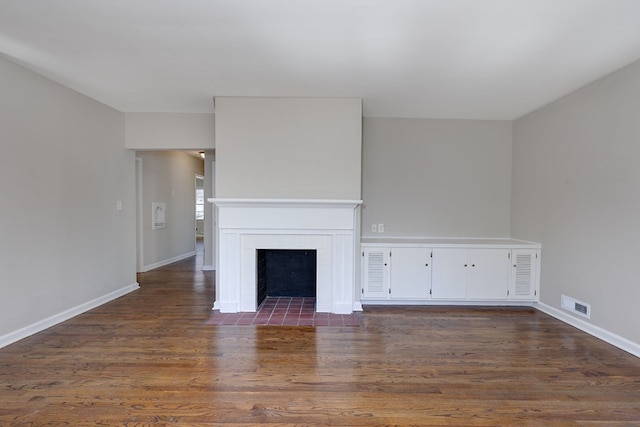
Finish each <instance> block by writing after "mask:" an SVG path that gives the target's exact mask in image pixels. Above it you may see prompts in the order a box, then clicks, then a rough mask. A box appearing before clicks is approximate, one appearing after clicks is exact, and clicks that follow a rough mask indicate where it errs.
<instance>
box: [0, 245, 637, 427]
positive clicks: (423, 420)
mask: <svg viewBox="0 0 640 427" xmlns="http://www.w3.org/2000/svg"><path fill="white" fill-rule="evenodd" d="M138 280H139V283H140V284H141V289H139V290H138V291H136V292H134V293H131V294H128V295H125V296H123V297H121V298H119V299H118V300H116V301H113V302H110V303H108V304H105V305H103V306H101V307H98V308H96V309H94V310H91V311H90V312H87V313H85V314H82V315H80V316H77V317H75V318H73V319H71V320H69V321H67V322H64V323H62V324H60V325H57V326H55V327H53V328H50V329H48V330H46V331H43V332H41V333H39V334H36V335H34V336H32V337H29V338H27V339H24V340H22V341H20V342H18V343H15V344H13V345H11V346H8V347H5V348H4V349H1V350H0V425H1V426H60V425H71V426H85V425H114V426H115V425H118V426H123V425H126V426H148V425H167V426H174V425H175V426H229V425H240V426H241V425H246V426H249V425H267V426H294V425H295V426H305V425H340V426H345V425H348V426H383V425H425V426H551V427H553V426H576V425H578V426H579V425H584V426H640V359H638V358H636V357H634V356H632V355H629V354H628V353H625V352H624V351H621V350H619V349H616V348H614V347H612V346H610V345H608V344H606V343H604V342H602V341H600V340H598V339H596V338H593V337H591V336H589V335H586V334H584V333H582V332H580V331H578V330H576V329H575V328H572V327H570V326H568V325H565V324H563V323H561V322H559V321H557V320H555V319H552V318H550V317H549V316H547V315H545V314H543V313H540V312H538V311H536V310H534V309H531V308H483V307H367V308H366V310H365V312H363V313H362V314H361V318H360V321H361V326H360V327H344V328H340V327H319V328H314V327H286V326H282V327H278V326H215V325H209V324H206V322H207V321H208V320H209V318H210V316H211V303H212V301H213V299H214V285H213V282H214V276H213V273H212V272H202V271H200V269H199V261H198V258H197V257H193V258H190V259H187V260H183V261H181V262H178V263H176V264H172V265H170V266H165V267H162V268H159V269H157V270H153V271H150V272H148V273H144V274H141V275H140V276H139V279H138Z"/></svg>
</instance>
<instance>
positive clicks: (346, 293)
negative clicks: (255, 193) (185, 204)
mask: <svg viewBox="0 0 640 427" xmlns="http://www.w3.org/2000/svg"><path fill="white" fill-rule="evenodd" d="M208 201H209V202H211V203H213V204H215V205H216V206H217V207H218V228H219V233H220V250H219V252H218V253H219V263H218V276H217V279H218V281H217V289H216V291H217V294H216V301H215V303H214V306H213V308H214V309H219V310H220V311H221V312H223V313H235V312H239V311H255V310H256V309H257V307H256V300H257V298H256V267H255V265H256V251H257V250H258V249H315V250H316V256H317V260H316V261H317V273H316V311H318V312H331V313H342V314H345V313H351V312H353V311H354V310H360V309H361V306H360V304H359V302H357V292H356V289H355V278H356V276H355V268H356V262H355V261H356V249H357V244H356V243H357V242H356V227H357V223H358V220H357V208H358V206H359V205H360V204H361V203H362V201H361V200H335V199H224V198H214V199H208Z"/></svg>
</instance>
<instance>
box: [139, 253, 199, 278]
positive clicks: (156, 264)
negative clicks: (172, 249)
mask: <svg viewBox="0 0 640 427" xmlns="http://www.w3.org/2000/svg"><path fill="white" fill-rule="evenodd" d="M195 254H196V251H193V252H188V253H186V254H182V255H178V256H174V257H173V258H169V259H165V260H162V261H158V262H154V263H153V264H149V265H143V266H142V271H139V272H138V273H146V272H147V271H149V270H153V269H154V268H159V267H163V266H165V265H168V264H173V263H174V262H178V261H182V260H183V259H185V258H189V257H190V256H194V255H195Z"/></svg>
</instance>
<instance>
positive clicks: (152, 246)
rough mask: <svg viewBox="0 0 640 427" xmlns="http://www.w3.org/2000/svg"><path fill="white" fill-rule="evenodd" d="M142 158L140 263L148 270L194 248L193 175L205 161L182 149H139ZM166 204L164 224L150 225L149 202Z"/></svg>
mask: <svg viewBox="0 0 640 427" xmlns="http://www.w3.org/2000/svg"><path fill="white" fill-rule="evenodd" d="M136 156H137V157H138V158H140V159H142V194H143V200H142V206H143V212H142V220H143V231H142V234H143V243H144V244H143V255H144V257H143V266H142V271H147V270H149V269H151V268H155V267H158V266H161V265H164V264H166V263H168V262H170V261H172V260H177V259H179V258H184V257H186V256H189V255H192V254H193V253H194V251H195V229H196V220H195V203H196V202H195V200H196V198H195V176H196V175H203V174H204V162H203V161H202V159H198V158H196V157H194V156H192V155H190V154H187V153H185V152H181V151H138V152H136ZM153 202H160V203H165V204H166V221H167V224H166V228H160V229H155V230H153V229H152V227H151V225H152V224H151V222H152V221H151V220H152V216H151V204H152V203H153Z"/></svg>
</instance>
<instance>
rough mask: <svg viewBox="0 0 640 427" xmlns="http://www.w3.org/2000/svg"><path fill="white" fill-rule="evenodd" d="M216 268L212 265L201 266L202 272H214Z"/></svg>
mask: <svg viewBox="0 0 640 427" xmlns="http://www.w3.org/2000/svg"><path fill="white" fill-rule="evenodd" d="M215 270H216V268H215V267H214V266H213V265H203V266H202V271H215Z"/></svg>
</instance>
